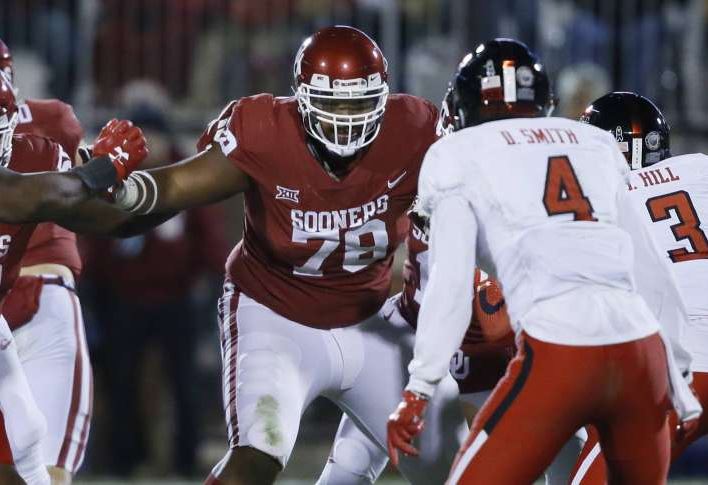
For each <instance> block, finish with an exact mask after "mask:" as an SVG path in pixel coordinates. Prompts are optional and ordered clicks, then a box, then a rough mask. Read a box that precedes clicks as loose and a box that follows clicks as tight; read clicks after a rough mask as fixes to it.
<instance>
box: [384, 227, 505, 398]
mask: <svg viewBox="0 0 708 485" xmlns="http://www.w3.org/2000/svg"><path fill="white" fill-rule="evenodd" d="M417 222H418V221H416V220H412V221H411V224H410V231H409V234H408V238H407V239H406V245H407V248H408V257H407V259H406V261H405V263H404V266H403V292H402V294H401V298H400V299H399V300H398V301H399V309H400V312H401V315H402V316H403V318H405V319H406V321H407V322H408V323H409V324H410V325H411V326H412V327H414V328H415V327H416V322H417V320H418V311H419V310H420V302H421V301H422V298H423V291H425V285H426V284H427V281H428V270H429V268H428V235H427V233H426V232H425V231H424V230H423V229H421V228H420V225H419V224H417ZM474 289H475V294H474V297H473V298H474V300H473V306H472V320H471V321H470V326H469V327H468V329H467V333H466V334H465V337H464V339H463V341H462V346H461V347H460V350H458V352H457V353H456V354H455V355H454V356H453V360H452V362H451V364H450V372H451V373H452V376H453V377H454V378H455V380H456V381H457V383H458V385H459V386H460V392H461V393H463V394H466V393H473V392H479V391H486V390H489V389H492V388H493V387H494V386H495V385H496V383H497V381H498V380H499V379H500V378H501V376H502V375H503V374H504V372H505V370H506V366H507V364H508V362H509V360H510V358H511V357H512V356H513V354H514V351H515V348H514V335H513V332H512V331H511V325H510V322H509V315H508V313H507V311H506V303H505V301H504V297H503V295H502V292H501V287H500V286H499V283H498V282H497V281H495V280H493V279H491V278H489V277H488V275H486V274H485V273H484V272H483V271H481V270H479V269H477V270H476V271H475V275H474Z"/></svg>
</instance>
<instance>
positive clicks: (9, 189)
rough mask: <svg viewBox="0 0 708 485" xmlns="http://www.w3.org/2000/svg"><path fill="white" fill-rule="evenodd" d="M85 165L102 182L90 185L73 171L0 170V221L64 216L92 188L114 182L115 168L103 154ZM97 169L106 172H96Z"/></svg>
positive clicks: (25, 220)
mask: <svg viewBox="0 0 708 485" xmlns="http://www.w3.org/2000/svg"><path fill="white" fill-rule="evenodd" d="M87 167H89V170H90V171H91V172H93V171H94V170H95V174H94V175H95V177H96V180H95V181H96V182H97V183H98V184H99V185H102V184H100V182H101V180H100V179H101V178H103V179H104V180H105V182H106V184H105V185H103V186H102V187H93V188H92V187H90V186H88V185H87V184H86V182H85V181H84V180H83V179H82V177H81V176H80V174H77V173H76V172H74V171H69V172H65V173H55V172H42V173H36V174H20V173H17V172H13V171H11V170H7V169H0V222H4V223H9V224H17V223H23V222H38V221H48V220H54V219H56V218H57V217H61V216H67V215H68V214H69V213H70V211H71V209H72V208H73V207H75V206H76V205H77V204H80V203H81V202H83V201H85V200H88V199H89V198H91V197H94V196H95V195H96V189H98V188H102V189H103V190H106V189H107V188H108V187H110V186H111V185H112V184H114V183H115V170H114V169H113V166H112V164H111V162H110V160H108V158H107V157H105V159H98V160H94V161H93V162H92V163H91V164H89V165H87ZM111 171H113V175H112V176H111V175H110V173H111ZM101 172H106V174H104V175H99V174H100V173H101Z"/></svg>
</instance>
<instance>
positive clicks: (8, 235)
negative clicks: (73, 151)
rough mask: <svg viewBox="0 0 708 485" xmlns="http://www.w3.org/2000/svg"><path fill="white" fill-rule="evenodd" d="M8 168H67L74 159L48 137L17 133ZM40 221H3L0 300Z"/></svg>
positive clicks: (11, 282) (40, 170)
mask: <svg viewBox="0 0 708 485" xmlns="http://www.w3.org/2000/svg"><path fill="white" fill-rule="evenodd" d="M9 168H10V169H11V170H14V171H16V172H22V173H29V172H46V171H55V170H61V171H63V170H68V169H69V168H71V161H70V160H69V158H68V157H67V155H66V153H64V151H63V150H62V148H61V147H60V146H59V145H57V144H56V143H54V142H53V141H51V140H49V139H48V138H44V137H40V136H33V135H15V136H13V138H12V158H11V160H10V165H9ZM36 226H37V224H0V301H1V300H3V299H4V298H5V296H6V295H7V292H8V291H9V290H10V288H12V285H13V284H14V283H15V280H16V279H17V276H18V274H19V272H20V267H21V266H22V265H21V260H22V257H23V255H24V252H25V250H26V248H27V244H28V242H29V240H30V236H31V235H32V232H33V231H34V229H35V227H36Z"/></svg>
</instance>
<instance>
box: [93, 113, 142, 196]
mask: <svg viewBox="0 0 708 485" xmlns="http://www.w3.org/2000/svg"><path fill="white" fill-rule="evenodd" d="M92 155H93V156H94V157H101V156H105V155H108V157H109V158H110V159H111V162H112V163H113V166H114V167H115V169H116V173H117V179H116V182H117V183H119V182H121V181H123V180H125V179H126V178H127V177H128V175H130V173H131V172H133V171H134V170H135V169H136V168H138V166H139V165H140V164H141V163H142V161H143V160H145V158H146V157H147V155H148V148H147V140H146V139H145V136H144V135H143V132H142V130H141V129H140V128H138V127H137V126H133V123H132V122H131V121H128V120H116V119H112V120H111V121H109V122H108V123H106V126H104V127H103V128H102V129H101V132H100V133H99V134H98V136H97V137H96V141H95V142H94V144H93V148H92Z"/></svg>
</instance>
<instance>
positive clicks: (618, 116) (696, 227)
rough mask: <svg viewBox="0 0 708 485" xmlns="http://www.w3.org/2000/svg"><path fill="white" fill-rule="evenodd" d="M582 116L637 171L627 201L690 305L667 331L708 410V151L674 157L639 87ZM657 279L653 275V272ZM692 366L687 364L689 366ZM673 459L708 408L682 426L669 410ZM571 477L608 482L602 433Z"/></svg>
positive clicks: (665, 127)
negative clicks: (682, 350)
mask: <svg viewBox="0 0 708 485" xmlns="http://www.w3.org/2000/svg"><path fill="white" fill-rule="evenodd" d="M581 121H584V122H587V123H590V124H592V125H595V126H597V127H599V128H602V129H603V130H607V131H609V132H610V133H612V134H613V135H614V136H615V139H616V140H617V143H618V145H619V147H620V149H621V150H622V152H623V153H624V155H625V157H626V158H627V164H628V165H629V167H630V168H631V169H632V172H631V173H630V176H629V179H628V183H627V190H628V192H629V193H628V199H629V200H630V201H632V203H633V204H634V205H635V206H636V208H637V214H638V215H639V218H640V220H641V221H642V223H643V224H644V225H645V226H646V229H647V232H649V233H650V234H651V235H652V238H653V239H654V242H655V243H656V246H657V247H658V248H659V249H660V250H661V254H662V256H663V258H664V260H665V262H666V264H667V265H668V266H669V267H670V268H671V270H672V271H673V273H674V274H675V276H676V281H677V283H678V287H679V289H680V290H681V296H682V297H683V300H684V302H685V303H686V310H687V312H688V324H687V325H686V326H681V325H679V324H678V323H680V322H667V323H670V324H671V325H670V326H668V327H666V328H665V329H664V330H665V332H666V333H667V334H669V335H671V336H672V338H675V339H678V340H681V341H682V342H684V345H685V347H686V349H687V350H688V353H689V354H690V358H691V365H690V370H691V371H692V372H691V375H690V376H689V379H690V381H691V386H692V388H693V390H694V392H695V394H696V396H697V397H698V399H699V401H700V402H701V404H702V405H703V408H704V409H705V408H706V406H707V405H708V350H707V349H708V299H707V298H706V297H705V282H706V281H708V225H707V223H706V221H708V157H706V155H704V154H702V153H693V154H689V155H680V156H674V157H672V156H671V153H670V136H669V135H670V128H669V124H668V123H667V122H666V119H665V118H664V116H663V114H662V113H661V111H660V110H659V109H658V108H657V107H656V105H654V103H652V102H651V101H650V100H648V99H647V98H645V97H643V96H640V95H638V94H636V93H628V92H614V93H609V94H607V95H605V96H602V97H601V98H599V99H597V100H595V101H594V102H593V103H592V104H591V105H590V106H589V107H588V108H587V110H586V111H585V113H584V114H583V116H582V118H581ZM647 278H648V279H651V275H647ZM686 368H687V369H688V368H689V366H688V365H686ZM670 422H671V425H672V426H671V431H672V441H671V458H672V460H674V459H676V458H677V457H678V456H680V455H681V453H682V452H683V451H684V450H685V449H686V447H688V445H690V444H691V443H692V442H694V441H695V440H697V439H698V438H700V437H701V436H704V435H706V434H708V416H707V415H706V413H705V412H704V413H703V414H702V415H701V417H700V419H699V420H698V421H697V422H696V423H693V424H692V426H688V427H682V426H679V425H677V424H678V419H677V417H676V415H675V413H672V415H671V421H670ZM577 468H578V472H577V474H576V475H575V481H574V482H573V483H582V484H585V485H589V484H603V483H606V479H607V477H606V465H605V461H604V457H603V455H602V453H601V452H600V445H599V443H598V435H597V433H591V439H590V440H588V442H587V443H586V446H585V449H584V450H583V454H582V455H581V459H580V460H579V461H578V467H577Z"/></svg>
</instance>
